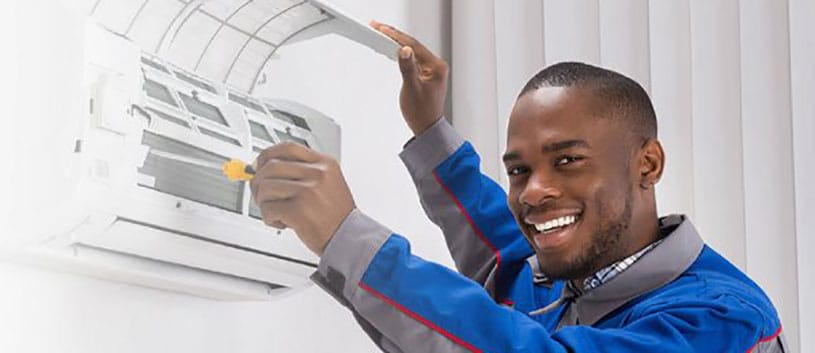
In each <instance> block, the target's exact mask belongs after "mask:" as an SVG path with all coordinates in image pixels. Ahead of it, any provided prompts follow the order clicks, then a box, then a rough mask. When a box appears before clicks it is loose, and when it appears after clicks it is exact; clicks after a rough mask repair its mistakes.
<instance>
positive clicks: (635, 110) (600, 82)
mask: <svg viewBox="0 0 815 353" xmlns="http://www.w3.org/2000/svg"><path fill="white" fill-rule="evenodd" d="M541 87H574V88H580V89H587V90H589V91H590V94H591V95H592V96H594V97H596V98H598V99H599V100H600V101H599V103H600V104H601V107H599V111H598V114H600V115H601V116H605V117H612V118H619V119H624V122H625V123H627V124H629V127H630V128H631V129H630V131H631V132H633V133H634V134H635V136H638V137H640V138H642V139H644V140H645V139H652V138H656V137H657V118H656V113H655V112H654V106H653V105H652V104H651V99H650V98H648V93H646V92H645V90H644V89H643V88H642V86H640V84H639V83H637V82H636V81H634V80H632V79H630V78H628V77H626V76H625V75H623V74H620V73H618V72H614V71H611V70H607V69H604V68H601V67H597V66H592V65H588V64H584V63H579V62H562V63H557V64H554V65H550V66H548V67H546V68H544V69H543V70H541V71H540V72H538V73H537V74H536V75H535V76H534V77H532V78H531V79H530V80H529V82H527V83H526V85H525V86H524V88H523V90H521V94H519V95H518V98H520V97H522V96H523V95H525V94H527V93H529V92H532V91H535V90H537V89H539V88H541Z"/></svg>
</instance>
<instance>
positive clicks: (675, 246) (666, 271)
mask: <svg viewBox="0 0 815 353" xmlns="http://www.w3.org/2000/svg"><path fill="white" fill-rule="evenodd" d="M660 231H661V232H662V233H663V235H664V236H665V238H664V240H662V242H661V243H660V244H659V245H657V246H656V247H655V248H654V249H652V250H651V251H649V252H648V253H646V254H645V255H643V256H642V257H641V258H639V260H637V261H636V262H635V263H634V264H632V265H631V266H630V267H629V268H628V269H626V270H625V271H623V272H622V273H620V274H618V275H617V276H615V277H614V278H613V279H611V280H609V281H608V282H606V283H604V284H602V285H600V286H599V287H597V288H594V289H593V290H591V291H589V292H587V293H585V294H583V295H582V296H580V297H578V298H576V299H571V300H573V301H574V303H573V304H572V307H571V308H570V309H569V310H576V314H577V315H576V318H577V319H579V321H580V324H582V325H594V324H595V323H597V322H598V321H600V319H602V318H603V317H605V316H606V315H608V314H609V313H611V312H612V311H614V310H616V309H617V308H619V307H621V306H623V305H624V304H625V303H627V302H629V301H631V300H633V299H635V298H637V297H639V296H641V295H643V294H645V293H648V292H650V291H652V290H655V289H657V288H660V287H662V286H664V285H666V284H668V283H670V282H671V281H673V280H675V279H677V278H679V276H680V275H682V273H684V272H685V271H687V269H688V268H690V266H691V265H692V264H693V262H694V261H696V258H698V257H699V254H700V253H701V252H702V248H703V247H704V242H703V241H702V238H701V237H700V236H699V233H698V232H697V231H696V228H695V227H694V226H693V224H691V222H690V221H689V220H688V219H687V218H686V217H685V216H682V215H670V216H667V217H663V218H661V219H660ZM532 258H535V257H534V256H533V257H532ZM530 263H531V264H534V265H535V266H533V267H532V268H533V272H534V274H535V278H536V279H537V280H538V281H539V280H540V279H541V277H540V276H541V275H542V273H541V272H540V266H539V265H538V263H537V260H534V262H533V260H530ZM544 277H545V276H544ZM536 282H537V281H536ZM568 287H569V286H564V291H563V293H562V294H561V296H562V297H567V296H568V297H574V293H569V292H570V290H569V289H568ZM564 299H565V298H564ZM566 316H569V315H566ZM572 316H574V315H572ZM562 324H567V325H568V324H569V323H562Z"/></svg>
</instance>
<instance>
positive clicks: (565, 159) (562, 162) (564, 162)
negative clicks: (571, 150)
mask: <svg viewBox="0 0 815 353" xmlns="http://www.w3.org/2000/svg"><path fill="white" fill-rule="evenodd" d="M582 159H583V157H578V156H563V157H560V158H558V159H557V160H556V161H555V166H562V165H567V164H571V163H574V162H577V161H579V160H582Z"/></svg>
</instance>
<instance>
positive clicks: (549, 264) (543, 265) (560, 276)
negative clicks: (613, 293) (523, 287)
mask: <svg viewBox="0 0 815 353" xmlns="http://www.w3.org/2000/svg"><path fill="white" fill-rule="evenodd" d="M537 257H538V263H540V269H541V272H543V274H545V275H546V276H547V277H549V278H550V279H553V280H573V279H579V278H585V277H587V276H588V274H589V272H590V271H589V270H587V269H586V268H587V267H588V266H580V265H578V264H575V263H574V262H569V261H564V260H555V259H551V258H549V259H546V260H544V259H543V258H542V257H544V256H541V254H538V256H537Z"/></svg>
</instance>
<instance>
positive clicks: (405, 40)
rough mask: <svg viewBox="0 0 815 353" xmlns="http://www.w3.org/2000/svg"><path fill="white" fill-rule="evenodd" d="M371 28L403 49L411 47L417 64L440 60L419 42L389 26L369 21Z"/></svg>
mask: <svg viewBox="0 0 815 353" xmlns="http://www.w3.org/2000/svg"><path fill="white" fill-rule="evenodd" d="M371 27H372V28H373V29H375V30H377V31H379V33H382V34H384V35H385V36H387V37H388V38H390V39H393V40H394V41H395V42H396V43H399V45H401V46H403V47H405V46H407V47H411V48H412V49H413V51H414V52H415V53H416V60H418V61H419V62H422V63H425V62H427V63H431V62H435V61H438V60H441V59H439V58H438V57H436V55H434V54H433V52H431V51H430V50H429V49H427V48H426V47H425V46H424V45H423V44H422V43H421V42H419V41H418V40H416V39H415V38H413V37H411V36H410V35H408V34H406V33H405V32H402V31H400V30H399V29H397V28H395V27H393V26H391V25H386V24H384V23H380V22H377V21H371Z"/></svg>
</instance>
